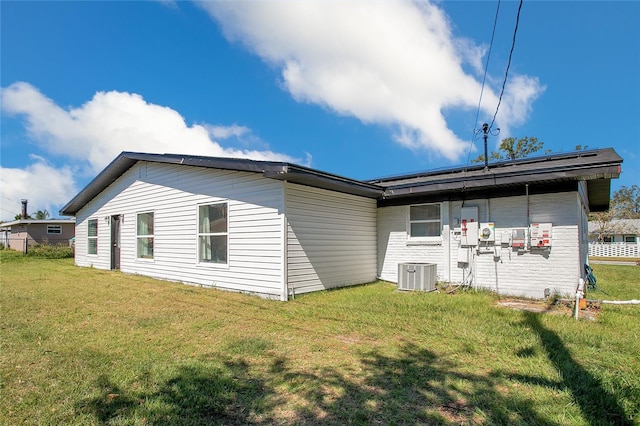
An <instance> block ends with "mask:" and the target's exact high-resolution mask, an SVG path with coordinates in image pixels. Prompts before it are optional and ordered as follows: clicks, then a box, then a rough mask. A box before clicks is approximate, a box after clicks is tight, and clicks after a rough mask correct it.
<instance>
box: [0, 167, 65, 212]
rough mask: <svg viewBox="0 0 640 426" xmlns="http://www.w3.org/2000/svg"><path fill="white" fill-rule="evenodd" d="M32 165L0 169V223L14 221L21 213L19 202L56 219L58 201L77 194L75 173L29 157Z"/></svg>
mask: <svg viewBox="0 0 640 426" xmlns="http://www.w3.org/2000/svg"><path fill="white" fill-rule="evenodd" d="M31 159H32V160H33V163H32V164H30V165H29V166H27V167H26V168H24V169H17V168H7V167H0V195H1V196H2V198H1V199H2V203H1V205H2V212H1V215H0V216H1V217H2V219H3V220H13V218H14V216H15V215H16V214H18V213H20V211H21V208H22V206H21V203H20V200H21V199H27V200H29V204H28V211H29V213H30V214H32V215H33V213H35V212H36V211H37V210H47V211H48V212H49V214H50V215H51V216H50V217H58V207H59V204H60V201H61V200H70V199H71V198H72V197H73V196H74V195H75V194H76V193H77V188H76V185H75V183H74V173H73V170H72V169H71V168H70V167H66V166H65V167H61V168H56V167H53V166H52V165H50V164H48V163H47V162H46V161H45V160H44V159H43V158H41V157H38V156H31Z"/></svg>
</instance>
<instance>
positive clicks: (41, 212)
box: [36, 210, 49, 220]
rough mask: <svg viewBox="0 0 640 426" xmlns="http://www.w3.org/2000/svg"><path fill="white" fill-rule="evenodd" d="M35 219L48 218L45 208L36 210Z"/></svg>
mask: <svg viewBox="0 0 640 426" xmlns="http://www.w3.org/2000/svg"><path fill="white" fill-rule="evenodd" d="M36 219H38V220H46V219H49V212H48V211H46V210H38V211H37V212H36Z"/></svg>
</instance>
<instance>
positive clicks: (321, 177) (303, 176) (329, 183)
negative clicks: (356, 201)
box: [264, 164, 384, 199]
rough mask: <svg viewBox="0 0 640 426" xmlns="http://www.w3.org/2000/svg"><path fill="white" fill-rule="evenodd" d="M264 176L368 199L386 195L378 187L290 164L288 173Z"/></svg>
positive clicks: (382, 189) (266, 174)
mask: <svg viewBox="0 0 640 426" xmlns="http://www.w3.org/2000/svg"><path fill="white" fill-rule="evenodd" d="M264 176H265V177H268V178H271V179H278V180H286V181H288V182H292V183H297V184H300V185H307V186H313V187H317V188H323V189H329V190H332V191H337V192H342V193H345V194H351V195H359V196H362V197H367V198H376V199H377V198H380V197H382V195H383V193H384V188H382V187H380V186H378V185H374V184H370V183H367V182H362V181H358V180H354V179H349V178H346V177H343V176H338V175H334V174H330V173H325V172H321V171H319V170H314V169H310V168H308V167H302V166H296V165H294V164H289V165H288V167H287V170H286V171H282V172H275V173H274V172H271V171H267V172H265V173H264Z"/></svg>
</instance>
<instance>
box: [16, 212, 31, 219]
mask: <svg viewBox="0 0 640 426" xmlns="http://www.w3.org/2000/svg"><path fill="white" fill-rule="evenodd" d="M20 219H22V214H21V213H18V214H17V215H16V217H15V220H20ZM25 219H33V218H32V217H31V215H30V214H27V217H25Z"/></svg>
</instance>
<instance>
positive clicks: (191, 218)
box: [76, 162, 284, 298]
mask: <svg viewBox="0 0 640 426" xmlns="http://www.w3.org/2000/svg"><path fill="white" fill-rule="evenodd" d="M283 185H284V184H283V182H281V181H277V180H272V179H266V178H264V177H263V176H262V175H261V174H260V173H248V172H238V171H227V170H217V169H207V168H200V167H192V166H182V165H169V164H162V163H144V162H141V163H138V164H137V165H135V166H134V167H132V168H131V169H129V170H128V171H127V172H125V173H124V174H123V175H122V176H121V177H120V178H119V179H118V180H117V181H115V182H114V183H113V184H111V185H110V186H109V187H107V188H106V189H105V190H104V191H103V192H102V193H101V194H100V195H98V196H97V197H96V198H95V199H93V200H92V201H90V202H89V203H88V204H87V205H86V206H85V207H84V208H83V209H81V210H80V211H79V212H78V214H77V224H78V226H77V232H78V234H79V235H78V238H80V239H83V238H84V241H86V234H84V236H83V235H82V233H83V232H86V231H83V230H86V228H87V227H86V221H87V219H88V218H89V217H91V216H94V217H95V216H97V217H105V216H111V215H122V216H121V217H122V223H121V256H120V262H121V264H120V270H121V271H122V272H124V273H135V274H141V275H148V276H152V277H156V278H162V279H166V280H172V281H179V282H185V283H191V284H197V285H202V286H207V287H217V288H223V289H228V290H235V291H243V292H251V293H256V294H260V295H262V296H264V297H269V298H283V294H284V271H283V260H282V248H283V246H284V237H283V221H284V219H283V215H282V211H283ZM220 202H226V203H227V205H228V265H227V267H226V268H211V266H210V265H207V264H200V263H198V253H197V251H198V250H197V245H198V238H197V232H198V223H197V221H198V206H201V205H205V204H214V203H220ZM145 211H153V212H154V261H153V262H139V261H136V259H137V257H136V250H137V248H136V245H137V243H136V235H137V234H136V215H137V213H139V212H145ZM98 238H99V239H98V253H99V255H98V256H97V258H96V257H87V256H84V255H82V253H86V251H82V250H81V248H80V247H78V250H76V263H77V264H78V265H80V266H91V265H93V266H94V267H96V268H100V269H109V268H110V254H111V249H110V244H109V242H110V227H109V226H108V225H103V224H102V223H101V224H100V226H99V227H98Z"/></svg>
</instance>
